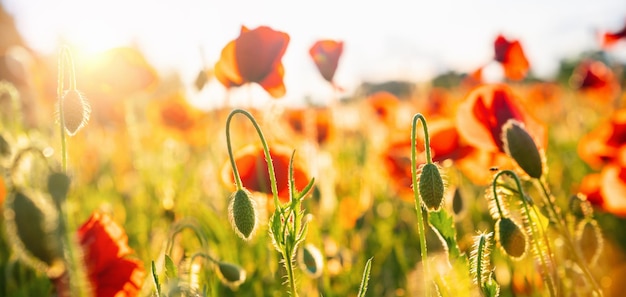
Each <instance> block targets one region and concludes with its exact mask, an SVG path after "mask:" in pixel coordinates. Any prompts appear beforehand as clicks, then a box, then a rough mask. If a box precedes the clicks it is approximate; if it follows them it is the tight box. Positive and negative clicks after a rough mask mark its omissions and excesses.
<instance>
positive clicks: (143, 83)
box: [77, 47, 159, 124]
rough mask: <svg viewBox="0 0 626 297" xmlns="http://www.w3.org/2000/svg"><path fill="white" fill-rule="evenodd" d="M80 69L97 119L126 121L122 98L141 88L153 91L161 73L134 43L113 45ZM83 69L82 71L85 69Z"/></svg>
mask: <svg viewBox="0 0 626 297" xmlns="http://www.w3.org/2000/svg"><path fill="white" fill-rule="evenodd" d="M77 66H79V67H84V68H83V69H77V72H78V73H77V77H78V79H80V78H81V77H83V75H81V72H82V73H84V77H85V78H89V79H80V80H79V82H78V83H79V89H80V90H81V91H82V92H83V93H84V94H85V96H86V97H87V99H88V100H89V104H90V105H91V110H92V112H91V115H92V118H93V119H94V120H95V122H99V123H102V124H120V123H124V122H125V120H124V115H125V111H124V104H122V103H121V102H120V101H121V100H123V99H127V98H129V97H131V96H132V95H135V94H137V93H139V92H150V91H152V90H154V88H155V87H156V85H157V84H158V80H159V78H158V75H157V72H156V70H155V69H154V67H153V66H152V65H150V64H149V63H148V61H147V60H146V58H145V57H144V56H143V54H142V53H141V52H140V51H139V50H137V49H134V48H131V47H118V48H113V49H109V50H107V51H105V52H103V53H101V54H99V55H97V56H95V57H94V58H93V59H90V60H89V61H88V62H87V63H85V64H84V66H81V65H77ZM81 70H82V71H81Z"/></svg>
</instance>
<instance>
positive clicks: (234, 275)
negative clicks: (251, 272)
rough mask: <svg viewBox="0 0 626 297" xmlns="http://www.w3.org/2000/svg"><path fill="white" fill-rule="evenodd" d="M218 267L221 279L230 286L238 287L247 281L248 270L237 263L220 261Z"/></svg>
mask: <svg viewBox="0 0 626 297" xmlns="http://www.w3.org/2000/svg"><path fill="white" fill-rule="evenodd" d="M217 268H218V270H217V271H218V274H219V277H220V280H221V281H222V283H224V284H225V285H227V286H229V287H232V288H236V287H238V286H239V285H241V284H242V283H243V282H245V281H246V271H245V270H243V269H242V268H241V267H239V266H237V265H235V264H230V263H225V262H219V263H217Z"/></svg>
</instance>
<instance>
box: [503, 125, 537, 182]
mask: <svg viewBox="0 0 626 297" xmlns="http://www.w3.org/2000/svg"><path fill="white" fill-rule="evenodd" d="M502 142H503V146H504V152H505V153H506V154H507V155H508V156H509V157H511V158H512V159H513V160H515V162H517V165H519V167H520V168H522V170H524V172H526V174H528V176H530V177H532V178H541V175H542V174H543V162H542V160H541V153H540V152H539V149H538V148H537V145H536V144H535V141H534V140H533V138H532V136H530V134H529V133H528V131H526V129H525V128H524V125H523V124H522V123H520V122H518V121H517V120H514V119H510V120H508V121H507V122H506V123H505V124H504V126H502Z"/></svg>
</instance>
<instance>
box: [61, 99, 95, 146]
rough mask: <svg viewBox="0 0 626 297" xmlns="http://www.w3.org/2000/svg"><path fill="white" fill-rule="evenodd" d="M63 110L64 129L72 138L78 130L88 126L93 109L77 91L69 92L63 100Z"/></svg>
mask: <svg viewBox="0 0 626 297" xmlns="http://www.w3.org/2000/svg"><path fill="white" fill-rule="evenodd" d="M61 105H62V106H61V108H62V109H63V123H62V124H63V127H65V131H67V134H68V135H70V136H74V134H76V132H78V130H80V129H81V128H82V127H84V126H85V125H87V122H88V121H89V115H90V114H91V107H90V106H89V103H87V99H85V97H84V96H83V95H82V94H81V93H80V92H78V91H77V90H68V91H65V93H64V94H63V98H62V100H61Z"/></svg>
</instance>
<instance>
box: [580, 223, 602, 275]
mask: <svg viewBox="0 0 626 297" xmlns="http://www.w3.org/2000/svg"><path fill="white" fill-rule="evenodd" d="M576 241H577V242H578V244H579V246H580V249H581V250H582V252H583V256H584V257H585V260H586V261H587V263H589V265H594V264H595V263H596V262H597V261H598V258H600V254H601V252H602V247H603V245H604V239H603V238H602V231H601V230H600V227H599V226H598V223H597V222H596V221H595V220H593V219H585V220H582V221H581V222H580V223H578V226H577V227H576Z"/></svg>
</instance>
